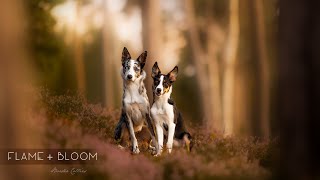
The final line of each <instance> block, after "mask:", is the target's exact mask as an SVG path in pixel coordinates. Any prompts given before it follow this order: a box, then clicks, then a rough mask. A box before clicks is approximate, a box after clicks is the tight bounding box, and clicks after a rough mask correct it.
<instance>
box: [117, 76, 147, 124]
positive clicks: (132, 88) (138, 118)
mask: <svg viewBox="0 0 320 180" xmlns="http://www.w3.org/2000/svg"><path fill="white" fill-rule="evenodd" d="M137 80H138V79H137ZM137 80H136V81H135V82H130V83H128V84H126V86H125V89H124V99H123V103H124V104H123V105H124V108H125V110H126V112H127V114H128V115H129V116H130V119H131V120H132V121H133V123H134V124H135V125H136V126H139V125H142V124H143V122H144V117H145V115H146V114H147V113H148V106H149V101H148V98H147V95H146V93H145V92H144V93H140V92H139V88H141V87H140V84H139V81H137Z"/></svg>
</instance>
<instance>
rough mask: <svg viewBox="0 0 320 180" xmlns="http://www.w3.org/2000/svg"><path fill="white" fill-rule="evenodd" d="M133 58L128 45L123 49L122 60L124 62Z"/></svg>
mask: <svg viewBox="0 0 320 180" xmlns="http://www.w3.org/2000/svg"><path fill="white" fill-rule="evenodd" d="M129 59H131V55H130V53H129V51H128V49H127V48H126V47H124V48H123V50H122V57H121V62H122V63H124V61H126V60H129Z"/></svg>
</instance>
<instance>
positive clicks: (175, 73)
mask: <svg viewBox="0 0 320 180" xmlns="http://www.w3.org/2000/svg"><path fill="white" fill-rule="evenodd" d="M168 76H169V79H170V82H174V81H176V79H177V76H178V66H175V67H174V68H173V69H172V71H171V72H169V73H168Z"/></svg>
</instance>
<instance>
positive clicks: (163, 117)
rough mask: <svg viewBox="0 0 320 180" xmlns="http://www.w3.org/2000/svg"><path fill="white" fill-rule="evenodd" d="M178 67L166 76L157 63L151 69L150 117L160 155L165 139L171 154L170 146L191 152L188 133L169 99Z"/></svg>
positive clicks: (190, 140) (178, 112)
mask: <svg viewBox="0 0 320 180" xmlns="http://www.w3.org/2000/svg"><path fill="white" fill-rule="evenodd" d="M177 75H178V66H175V67H174V68H173V70H172V71H171V72H169V73H168V74H161V71H160V68H159V67H158V63H157V62H155V64H154V65H153V67H152V78H153V88H152V89H153V104H152V107H151V117H152V119H153V121H154V124H155V128H156V133H157V138H158V139H157V140H158V142H157V143H158V148H157V154H156V155H160V154H161V153H162V149H163V142H164V139H165V138H166V139H167V144H166V148H167V151H168V153H171V151H172V146H173V145H174V146H185V147H186V148H187V150H188V151H191V148H192V146H193V143H192V138H191V135H190V133H189V132H188V131H187V130H186V128H185V126H184V123H183V119H182V115H181V113H180V111H179V110H178V109H177V107H176V104H175V103H174V101H173V100H172V99H171V97H170V96H171V93H172V84H173V83H174V82H175V81H176V78H177Z"/></svg>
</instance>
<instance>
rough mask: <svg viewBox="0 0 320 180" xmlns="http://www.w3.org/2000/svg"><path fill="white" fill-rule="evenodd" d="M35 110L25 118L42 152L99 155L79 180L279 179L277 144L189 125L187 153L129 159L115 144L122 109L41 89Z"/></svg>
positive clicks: (144, 154)
mask: <svg viewBox="0 0 320 180" xmlns="http://www.w3.org/2000/svg"><path fill="white" fill-rule="evenodd" d="M34 104H35V105H34V106H32V107H33V108H30V110H29V111H30V113H29V114H30V118H31V120H32V121H33V122H34V123H35V124H36V126H35V127H36V129H35V131H36V132H38V133H40V135H41V137H43V138H42V143H43V146H44V147H45V148H68V149H82V148H84V149H85V148H89V149H92V150H93V151H96V152H97V153H98V155H99V162H98V163H94V164H87V165H79V167H81V168H85V169H87V172H86V173H85V174H81V175H80V176H76V178H77V179H79V178H80V179H100V178H101V179H273V178H275V177H276V174H277V171H276V170H277V168H275V167H276V166H277V165H276V163H277V159H278V155H279V145H278V139H273V140H262V139H259V138H256V137H236V136H233V137H224V136H223V135H221V134H218V133H212V132H211V133H209V132H207V131H206V130H204V129H205V128H203V127H201V126H193V125H189V126H188V129H189V131H190V133H191V134H192V136H193V141H194V146H193V148H192V151H191V152H187V151H186V150H185V149H183V148H175V149H173V152H172V154H167V153H163V154H162V155H161V156H160V157H153V156H152V155H150V152H149V151H148V149H147V145H145V146H144V145H143V144H141V146H140V150H141V153H140V154H139V155H132V154H131V152H130V148H129V147H128V148H126V149H124V150H123V149H120V148H119V147H118V146H117V143H116V142H115V141H114V139H113V133H114V128H115V125H116V123H117V122H118V120H119V117H120V109H105V108H103V107H101V105H96V104H90V103H87V102H86V101H85V99H84V98H83V97H82V96H74V95H71V93H66V94H65V95H54V94H51V93H50V92H49V91H48V90H45V89H43V90H40V91H39V92H38V93H37V96H35V103H34ZM66 166H67V165H66ZM70 178H72V177H70V176H68V177H66V176H62V175H61V177H60V179H70ZM49 179H50V177H49Z"/></svg>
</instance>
